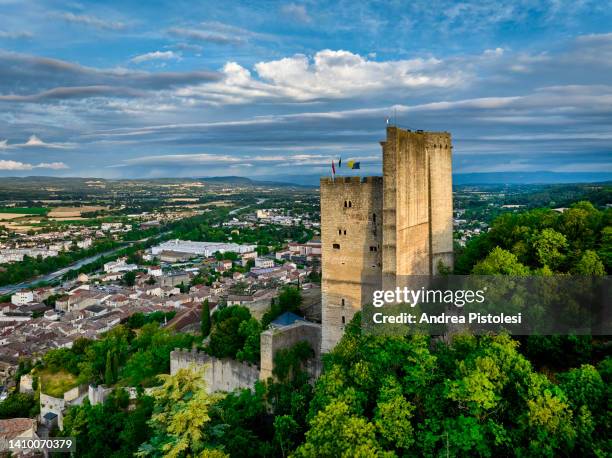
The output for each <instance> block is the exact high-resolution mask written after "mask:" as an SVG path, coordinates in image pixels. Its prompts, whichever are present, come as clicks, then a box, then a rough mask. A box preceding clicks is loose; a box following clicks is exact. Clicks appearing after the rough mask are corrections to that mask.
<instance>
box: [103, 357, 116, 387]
mask: <svg viewBox="0 0 612 458" xmlns="http://www.w3.org/2000/svg"><path fill="white" fill-rule="evenodd" d="M114 372H115V371H114V370H113V360H112V357H111V352H110V350H108V351H107V352H106V365H105V369H104V384H105V385H106V386H111V385H112V384H113V383H114V381H115V376H114Z"/></svg>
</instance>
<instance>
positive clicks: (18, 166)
mask: <svg viewBox="0 0 612 458" xmlns="http://www.w3.org/2000/svg"><path fill="white" fill-rule="evenodd" d="M67 168H68V166H67V165H66V164H64V163H63V162H41V163H40V164H28V163H26V162H19V161H7V160H0V170H9V171H17V170H32V169H52V170H60V169H67Z"/></svg>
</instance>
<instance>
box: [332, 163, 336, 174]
mask: <svg viewBox="0 0 612 458" xmlns="http://www.w3.org/2000/svg"><path fill="white" fill-rule="evenodd" d="M335 174H336V166H335V165H334V160H333V159H332V177H333V176H334V175H335Z"/></svg>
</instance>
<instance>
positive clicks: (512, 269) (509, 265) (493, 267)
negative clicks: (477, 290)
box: [472, 247, 529, 276]
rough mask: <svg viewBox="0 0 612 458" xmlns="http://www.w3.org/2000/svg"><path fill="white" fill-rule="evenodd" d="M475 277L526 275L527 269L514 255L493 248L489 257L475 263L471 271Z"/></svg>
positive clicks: (498, 248)
mask: <svg viewBox="0 0 612 458" xmlns="http://www.w3.org/2000/svg"><path fill="white" fill-rule="evenodd" d="M472 273H473V274H476V275H517V276H519V275H528V274H529V268H528V267H526V266H524V265H523V264H521V263H520V262H519V261H518V259H517V257H516V255H514V254H512V253H510V252H509V251H507V250H504V249H502V248H500V247H495V248H494V249H493V251H491V252H490V253H489V255H488V256H487V257H486V258H485V259H483V260H482V261H480V262H479V263H477V264H476V265H475V266H474V269H473V270H472Z"/></svg>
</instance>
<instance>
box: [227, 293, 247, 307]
mask: <svg viewBox="0 0 612 458" xmlns="http://www.w3.org/2000/svg"><path fill="white" fill-rule="evenodd" d="M251 302H253V296H246V295H239V294H230V295H229V296H227V305H246V304H249V303H251Z"/></svg>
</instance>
